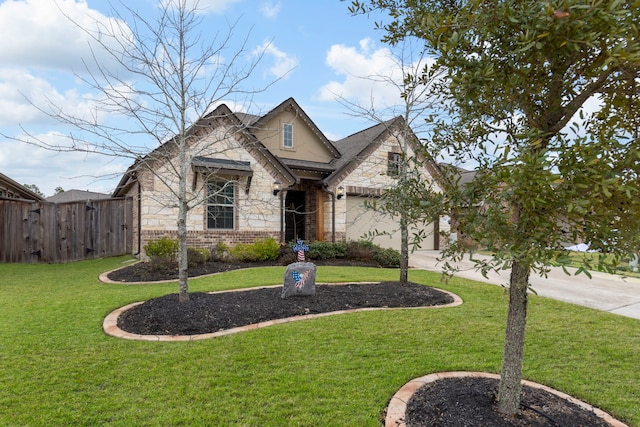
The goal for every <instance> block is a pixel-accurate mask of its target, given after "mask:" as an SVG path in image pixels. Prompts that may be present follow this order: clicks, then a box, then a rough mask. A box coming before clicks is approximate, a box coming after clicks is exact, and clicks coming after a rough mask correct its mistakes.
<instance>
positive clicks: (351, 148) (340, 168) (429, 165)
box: [323, 116, 442, 186]
mask: <svg viewBox="0 0 640 427" xmlns="http://www.w3.org/2000/svg"><path fill="white" fill-rule="evenodd" d="M404 126H406V121H405V120H404V118H403V117H402V116H397V117H395V118H393V119H391V120H387V121H386V122H382V123H378V124H376V125H374V126H371V127H369V128H367V129H364V130H361V131H360V132H356V133H354V134H352V135H349V136H347V137H346V138H343V139H341V140H339V141H336V142H335V145H336V147H338V149H339V150H340V152H341V153H342V158H341V159H340V160H339V161H338V162H336V168H335V171H334V172H333V173H332V174H331V175H329V176H328V177H327V178H325V179H324V180H323V182H324V184H325V185H328V186H331V185H334V184H335V183H337V182H340V181H342V180H343V179H344V178H345V177H346V176H347V175H349V174H350V173H351V172H353V171H354V170H355V169H356V168H357V167H358V166H360V165H361V164H362V163H363V162H364V161H365V159H367V158H368V157H369V156H370V155H372V154H373V153H374V152H375V151H376V150H377V149H378V148H379V147H380V145H382V143H384V142H385V141H386V140H387V139H389V138H390V137H392V136H394V134H395V135H397V134H398V132H400V131H401V130H402V129H403V128H404ZM409 132H410V135H409V140H408V141H407V143H408V144H409V147H410V148H411V149H412V150H413V151H414V152H415V153H418V155H420V156H422V157H425V154H424V152H423V151H422V150H419V145H420V144H419V141H418V138H417V137H416V136H415V135H414V133H413V131H411V129H409ZM423 165H424V167H425V169H426V170H427V171H428V172H429V174H430V175H431V176H433V178H434V179H436V180H437V181H438V182H440V181H441V179H442V173H441V171H440V168H439V166H438V164H437V163H436V162H435V161H434V160H433V159H432V158H431V157H430V156H428V155H427V157H426V158H424V162H423Z"/></svg>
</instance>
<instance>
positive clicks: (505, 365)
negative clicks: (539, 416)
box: [498, 261, 530, 416]
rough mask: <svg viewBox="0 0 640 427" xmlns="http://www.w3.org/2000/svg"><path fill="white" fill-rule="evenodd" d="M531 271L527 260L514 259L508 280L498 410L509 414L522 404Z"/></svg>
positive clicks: (514, 412)
mask: <svg viewBox="0 0 640 427" xmlns="http://www.w3.org/2000/svg"><path fill="white" fill-rule="evenodd" d="M529 273H530V266H529V264H528V263H523V262H520V261H514V262H513V265H512V266H511V278H510V281H509V311H508V314H507V328H506V334H505V343H504V353H503V355H502V374H501V377H500V387H499V391H498V411H499V412H501V413H502V414H505V415H509V416H513V415H516V414H517V412H518V410H519V408H520V394H521V390H522V384H521V381H522V361H523V357H524V336H525V328H526V323H527V288H528V284H529Z"/></svg>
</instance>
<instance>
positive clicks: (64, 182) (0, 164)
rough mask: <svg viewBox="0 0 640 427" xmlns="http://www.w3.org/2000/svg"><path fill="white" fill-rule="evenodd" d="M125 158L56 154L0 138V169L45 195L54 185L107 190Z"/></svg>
mask: <svg viewBox="0 0 640 427" xmlns="http://www.w3.org/2000/svg"><path fill="white" fill-rule="evenodd" d="M38 138H40V139H42V140H45V141H48V142H49V143H64V140H61V139H60V138H61V137H60V135H58V134H56V133H54V132H50V133H47V134H44V135H39V136H38ZM130 163H131V161H130V160H128V159H119V160H115V159H112V158H109V157H105V156H100V155H88V154H85V153H79V152H72V153H59V152H55V151H49V150H45V149H42V148H37V147H35V146H33V145H30V144H27V143H23V142H18V141H0V171H4V172H5V173H6V171H7V170H10V171H11V172H10V173H6V174H8V176H9V178H11V179H13V180H15V181H17V182H19V183H20V184H35V185H37V186H38V187H39V188H40V190H41V191H42V192H43V193H44V194H45V195H47V196H51V195H53V194H54V189H55V188H56V187H58V186H60V187H62V188H64V189H65V190H72V189H79V190H90V191H96V192H102V193H111V192H112V191H113V190H114V188H115V186H116V185H117V182H118V179H119V176H121V174H122V173H123V172H124V171H125V170H126V168H127V167H128V166H129V165H130Z"/></svg>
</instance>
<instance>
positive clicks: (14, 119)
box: [0, 68, 108, 126]
mask: <svg viewBox="0 0 640 427" xmlns="http://www.w3.org/2000/svg"><path fill="white" fill-rule="evenodd" d="M97 105H98V104H97V100H96V98H95V97H94V96H93V95H91V94H80V93H78V91H77V90H76V89H67V90H64V91H62V92H61V91H60V90H58V89H57V88H56V87H54V86H53V85H52V84H51V82H50V81H48V80H45V79H43V78H41V77H38V76H36V75H34V74H32V73H30V72H29V71H26V70H24V69H18V68H0V126H12V125H17V124H22V125H26V124H30V123H32V124H33V123H35V124H53V123H55V122H56V121H55V119H54V118H52V117H50V116H48V115H47V114H45V113H43V112H42V111H40V110H43V111H45V112H49V113H51V114H55V112H56V111H64V113H65V114H67V115H69V116H73V117H89V116H87V115H88V114H92V115H95V112H96V107H97ZM36 106H37V107H36ZM52 109H53V110H52ZM107 115H108V113H106V112H105V113H104V114H103V115H102V117H100V118H99V119H100V121H103V120H105V119H106V117H107Z"/></svg>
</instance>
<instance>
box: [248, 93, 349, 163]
mask: <svg viewBox="0 0 640 427" xmlns="http://www.w3.org/2000/svg"><path fill="white" fill-rule="evenodd" d="M245 118H246V116H245ZM285 123H286V124H290V125H292V132H293V135H292V142H293V147H291V148H285V147H283V144H282V140H283V126H284V124H285ZM250 128H251V130H252V132H253V133H254V134H255V135H256V137H257V138H258V139H259V140H260V141H261V142H263V143H264V144H265V146H267V148H269V150H271V151H272V152H273V153H274V154H275V155H276V156H278V157H281V158H290V159H296V160H309V161H321V162H322V161H324V162H326V163H328V162H330V161H332V160H333V159H336V158H339V157H340V155H341V154H340V151H339V150H338V149H337V148H336V147H335V146H334V145H333V143H331V141H329V140H328V139H327V137H326V136H325V135H324V134H323V133H322V132H321V131H320V129H318V127H317V126H316V124H315V123H314V122H313V121H312V120H311V118H309V116H308V115H307V113H305V112H304V110H302V108H300V106H299V105H298V103H297V102H296V101H295V100H294V99H293V98H289V99H287V100H285V101H284V102H282V103H281V104H280V105H278V106H277V107H275V108H274V109H272V110H271V111H269V112H268V113H267V114H265V115H264V116H262V117H260V118H258V119H257V120H255V121H253V122H252V123H251V124H250Z"/></svg>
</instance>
